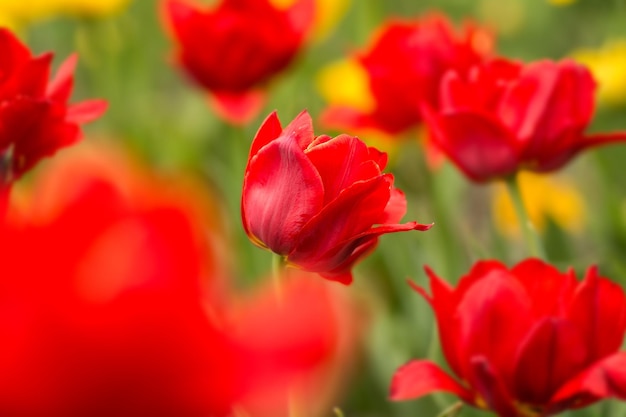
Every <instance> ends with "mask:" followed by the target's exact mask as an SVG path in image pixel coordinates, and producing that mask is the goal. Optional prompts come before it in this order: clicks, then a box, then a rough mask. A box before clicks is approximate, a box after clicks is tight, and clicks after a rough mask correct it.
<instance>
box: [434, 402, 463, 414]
mask: <svg viewBox="0 0 626 417" xmlns="http://www.w3.org/2000/svg"><path fill="white" fill-rule="evenodd" d="M462 408H463V403H462V402H461V401H458V402H456V403H454V404H452V405H451V406H450V407H448V408H446V409H445V410H443V411H442V412H441V413H439V415H438V416H437V417H455V416H457V415H458V414H459V413H460V412H461V409H462Z"/></svg>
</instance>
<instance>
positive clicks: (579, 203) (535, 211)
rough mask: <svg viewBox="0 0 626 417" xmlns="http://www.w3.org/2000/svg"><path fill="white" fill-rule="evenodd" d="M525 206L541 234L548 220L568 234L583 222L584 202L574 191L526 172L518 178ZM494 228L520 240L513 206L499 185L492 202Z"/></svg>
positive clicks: (559, 181)
mask: <svg viewBox="0 0 626 417" xmlns="http://www.w3.org/2000/svg"><path fill="white" fill-rule="evenodd" d="M519 181H520V186H521V189H522V196H523V199H524V205H525V206H526V210H527V212H528V215H529V217H530V221H531V222H532V223H533V225H534V226H535V227H536V228H537V230H539V231H542V230H544V229H545V227H546V224H547V220H548V218H549V219H551V220H552V221H554V222H555V223H556V224H557V225H558V226H559V227H561V228H562V229H564V230H567V231H570V232H576V231H579V230H580V229H581V228H582V225H583V223H584V219H585V207H584V203H583V199H582V197H581V196H580V194H579V193H578V191H577V190H576V188H575V187H574V186H573V185H572V184H571V183H569V182H568V181H566V180H564V179H562V178H559V179H557V178H554V177H550V176H546V175H539V174H534V173H529V172H522V173H521V174H520V177H519ZM492 210H493V214H494V217H495V222H496V226H497V227H498V229H499V230H500V231H502V233H504V234H506V235H509V236H519V235H520V233H521V231H520V228H519V222H518V220H517V216H516V214H515V209H514V207H513V203H512V202H511V199H510V197H509V194H508V192H507V190H506V188H505V186H504V184H498V188H497V189H496V190H495V193H494V197H493V200H492Z"/></svg>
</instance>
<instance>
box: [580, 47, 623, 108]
mask: <svg viewBox="0 0 626 417" xmlns="http://www.w3.org/2000/svg"><path fill="white" fill-rule="evenodd" d="M571 55H572V57H573V58H574V59H575V60H576V61H578V62H580V63H581V64H583V65H586V66H587V67H588V68H589V69H590V70H591V72H592V73H593V76H594V78H595V79H596V81H597V82H598V101H599V102H600V103H602V104H608V105H614V104H620V103H624V102H626V39H620V40H613V41H609V42H607V43H605V44H604V45H603V46H602V47H601V48H599V49H579V50H577V51H574V52H573V53H572V54H571Z"/></svg>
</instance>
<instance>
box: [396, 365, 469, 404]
mask: <svg viewBox="0 0 626 417" xmlns="http://www.w3.org/2000/svg"><path fill="white" fill-rule="evenodd" d="M438 391H445V392H450V393H452V394H456V395H457V396H458V397H459V398H461V399H462V400H463V401H465V402H468V403H472V402H473V399H472V394H471V393H470V392H469V391H468V390H467V389H466V388H464V387H463V386H462V385H461V384H459V383H458V382H457V381H455V380H454V379H452V378H451V377H450V376H449V375H448V374H446V373H445V372H444V371H442V370H441V368H439V367H438V366H437V365H436V364H434V363H433V362H430V361H427V360H419V361H411V362H409V363H407V364H406V365H404V366H402V367H400V368H398V370H397V371H396V373H395V374H394V375H393V379H392V380H391V389H390V392H389V399H390V400H392V401H403V400H412V399H416V398H419V397H422V396H424V395H427V394H430V393H432V392H438Z"/></svg>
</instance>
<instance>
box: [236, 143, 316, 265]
mask: <svg viewBox="0 0 626 417" xmlns="http://www.w3.org/2000/svg"><path fill="white" fill-rule="evenodd" d="M323 199H324V190H323V184H322V180H321V178H320V177H319V175H318V174H317V171H316V170H315V167H314V166H313V164H311V162H310V161H309V160H308V158H307V157H306V155H305V154H304V152H303V151H302V149H301V148H300V147H299V146H298V144H297V143H296V142H295V141H293V140H289V137H283V138H281V139H279V140H276V141H274V142H272V143H270V144H269V145H266V146H265V147H263V148H262V149H261V150H260V151H259V153H258V154H257V155H255V156H254V157H253V158H252V159H251V161H250V164H249V167H248V170H247V172H246V177H245V179H244V186H243V197H242V216H243V220H244V227H245V229H246V233H247V234H248V235H249V236H250V237H251V238H252V240H253V241H255V242H256V243H257V244H261V245H264V246H266V247H268V248H270V249H271V250H272V251H274V252H275V253H278V254H282V255H286V254H288V253H289V252H291V251H292V250H293V248H294V246H295V245H296V244H297V242H298V240H299V235H300V233H301V230H302V227H303V226H304V225H305V224H307V222H308V221H309V219H311V217H313V216H314V215H315V214H317V213H318V212H319V211H320V209H321V207H322V203H323Z"/></svg>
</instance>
